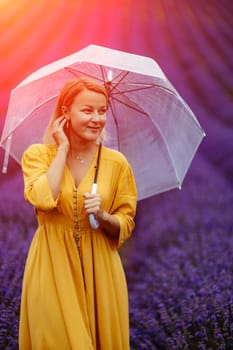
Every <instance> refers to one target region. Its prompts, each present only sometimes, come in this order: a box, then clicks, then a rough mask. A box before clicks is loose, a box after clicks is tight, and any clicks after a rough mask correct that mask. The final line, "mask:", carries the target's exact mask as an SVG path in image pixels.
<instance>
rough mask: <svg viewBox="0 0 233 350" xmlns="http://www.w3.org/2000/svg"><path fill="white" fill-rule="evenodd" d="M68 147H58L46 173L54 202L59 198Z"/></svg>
mask: <svg viewBox="0 0 233 350" xmlns="http://www.w3.org/2000/svg"><path fill="white" fill-rule="evenodd" d="M68 150H69V146H66V145H62V146H58V148H57V154H56V156H55V158H54V159H53V161H52V163H51V164H50V166H49V168H48V171H47V178H48V182H49V186H50V189H51V192H52V196H53V198H54V200H56V198H57V197H58V196H59V193H60V188H61V182H62V177H63V172H64V167H65V164H66V157H67V152H68Z"/></svg>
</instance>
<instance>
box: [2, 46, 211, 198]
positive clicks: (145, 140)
mask: <svg viewBox="0 0 233 350" xmlns="http://www.w3.org/2000/svg"><path fill="white" fill-rule="evenodd" d="M83 76H86V77H91V78H93V79H95V80H96V81H98V82H100V83H102V84H104V85H105V86H106V88H107V90H108V92H109V96H110V99H109V110H108V117H107V124H106V135H107V136H106V140H105V144H106V145H107V146H109V147H111V148H115V149H117V150H120V151H121V152H122V153H123V154H125V156H126V157H127V159H128V161H129V162H130V164H131V166H132V168H133V171H134V174H135V179H136V183H137V187H138V198H139V199H142V198H146V197H149V196H152V195H155V194H157V193H161V192H164V191H167V190H170V189H173V188H176V187H181V184H182V182H183V180H184V177H185V175H186V172H187V170H188V168H189V166H190V164H191V161H192V159H193V157H194V155H195V152H196V150H197V148H198V146H199V145H200V143H201V141H202V139H203V137H204V136H205V133H204V131H203V129H202V128H201V126H200V124H199V122H198V120H197V118H196V117H195V115H194V114H193V112H192V111H191V109H190V108H189V106H188V105H187V104H186V103H185V101H184V100H183V99H182V97H181V96H180V95H179V93H178V92H177V91H176V89H175V88H174V87H173V86H172V84H171V83H170V82H169V81H168V79H167V78H166V76H165V74H164V73H163V71H162V70H161V69H160V67H159V65H158V64H157V63H156V62H155V61H154V60H153V59H151V58H149V57H144V56H139V55H135V54H131V53H127V52H122V51H118V50H112V49H109V48H106V47H101V46H96V45H89V46H87V47H86V48H84V49H83V50H81V51H79V52H77V53H75V54H72V55H70V56H67V57H65V58H63V59H60V60H58V61H55V62H53V63H51V64H49V65H46V66H44V67H42V68H41V69H39V70H37V71H36V72H34V73H32V74H31V75H30V76H28V77H27V78H26V79H25V80H23V81H22V82H21V83H20V84H19V85H18V86H17V87H16V88H15V89H13V90H12V92H11V96H10V101H9V106H8V112H7V117H6V121H5V125H4V128H3V133H2V137H1V141H0V145H1V146H2V147H3V148H5V150H6V153H5V160H4V165H3V172H6V169H7V162H8V155H9V154H10V155H11V156H12V157H13V158H14V159H15V160H16V161H17V162H19V163H20V160H21V156H22V153H23V151H24V150H25V149H26V148H27V147H28V146H29V145H30V144H33V143H40V142H41V139H42V135H43V133H44V130H45V128H46V126H47V124H48V122H49V119H50V117H51V114H52V111H53V108H54V104H55V100H56V98H57V95H58V93H59V91H60V89H61V88H62V86H63V85H64V83H65V82H66V81H67V80H68V79H71V78H74V77H83Z"/></svg>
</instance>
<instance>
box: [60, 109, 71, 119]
mask: <svg viewBox="0 0 233 350" xmlns="http://www.w3.org/2000/svg"><path fill="white" fill-rule="evenodd" d="M61 111H62V115H64V117H66V118H67V120H70V117H69V115H68V111H69V110H68V108H67V107H66V106H62V107H61Z"/></svg>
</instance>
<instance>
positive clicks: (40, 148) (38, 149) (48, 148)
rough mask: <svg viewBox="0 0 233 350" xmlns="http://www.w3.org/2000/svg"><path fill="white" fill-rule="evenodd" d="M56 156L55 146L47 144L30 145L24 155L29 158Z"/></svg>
mask: <svg viewBox="0 0 233 350" xmlns="http://www.w3.org/2000/svg"><path fill="white" fill-rule="evenodd" d="M55 154H56V146H55V145H49V144H41V143H36V144H33V145H30V146H29V147H28V148H27V149H26V150H25V151H24V155H31V156H41V157H43V156H54V155H55Z"/></svg>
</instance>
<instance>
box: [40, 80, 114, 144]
mask: <svg viewBox="0 0 233 350" xmlns="http://www.w3.org/2000/svg"><path fill="white" fill-rule="evenodd" d="M84 90H89V91H93V92H97V93H100V94H102V95H104V96H105V97H106V100H107V103H108V93H107V90H106V89H105V87H104V86H103V85H101V84H99V83H97V82H96V81H95V80H93V79H90V78H84V77H82V78H76V79H72V80H68V81H67V82H66V83H65V85H64V86H63V88H62V89H61V91H60V93H59V95H58V97H57V102H56V105H55V108H54V111H53V114H52V117H51V119H50V121H49V124H48V126H47V128H46V130H45V133H44V135H43V143H47V144H51V143H54V139H53V137H52V135H51V131H52V125H53V122H54V120H56V119H57V118H59V117H60V116H62V114H63V112H62V106H66V107H68V108H70V107H71V105H72V104H73V102H74V99H75V97H76V96H77V95H78V94H80V93H81V92H82V91H84ZM103 134H104V130H103V132H102V134H101V135H100V138H99V139H98V140H97V141H98V142H100V141H103Z"/></svg>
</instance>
